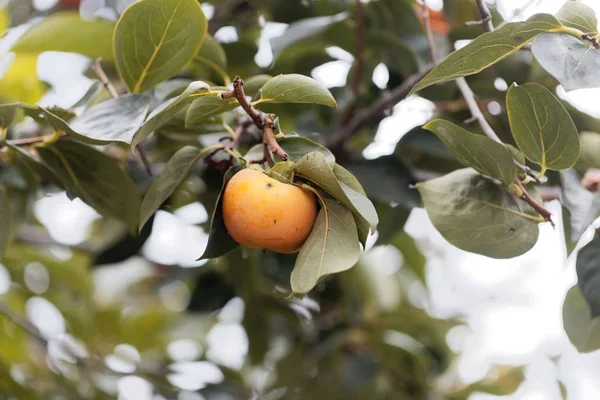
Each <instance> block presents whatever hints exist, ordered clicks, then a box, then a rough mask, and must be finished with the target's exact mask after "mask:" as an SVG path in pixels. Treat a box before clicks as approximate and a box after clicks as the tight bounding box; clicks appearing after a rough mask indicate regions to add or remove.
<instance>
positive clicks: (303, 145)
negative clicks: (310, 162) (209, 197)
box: [244, 136, 335, 167]
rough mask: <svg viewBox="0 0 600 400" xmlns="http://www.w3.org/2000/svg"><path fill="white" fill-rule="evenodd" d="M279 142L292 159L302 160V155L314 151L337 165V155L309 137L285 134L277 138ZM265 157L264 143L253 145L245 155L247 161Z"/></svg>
mask: <svg viewBox="0 0 600 400" xmlns="http://www.w3.org/2000/svg"><path fill="white" fill-rule="evenodd" d="M277 143H279V145H280V146H281V148H282V149H283V150H284V151H285V152H286V153H287V155H288V157H289V159H290V161H300V159H301V158H302V157H304V156H305V155H307V154H308V153H312V152H314V151H316V152H319V153H321V154H323V157H324V158H325V162H326V163H327V165H329V166H330V167H333V166H334V165H335V157H334V155H333V153H332V152H331V151H329V149H328V148H327V147H325V146H322V145H320V144H319V143H317V142H314V141H312V140H310V139H308V138H305V137H301V136H285V137H282V138H281V139H278V140H277ZM262 158H263V146H262V144H260V145H256V146H254V147H252V148H251V149H250V150H248V152H247V153H246V154H245V155H244V159H245V160H246V161H259V160H261V159H262Z"/></svg>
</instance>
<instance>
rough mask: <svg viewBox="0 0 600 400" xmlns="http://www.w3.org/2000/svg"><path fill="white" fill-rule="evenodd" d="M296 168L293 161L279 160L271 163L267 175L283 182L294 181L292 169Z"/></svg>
mask: <svg viewBox="0 0 600 400" xmlns="http://www.w3.org/2000/svg"><path fill="white" fill-rule="evenodd" d="M295 168H296V163H295V162H293V161H281V162H278V163H277V164H275V165H273V166H272V167H271V168H270V169H269V171H268V172H267V175H269V176H270V177H271V178H273V179H275V180H277V181H279V182H283V183H289V184H293V183H294V169H295Z"/></svg>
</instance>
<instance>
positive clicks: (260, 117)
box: [218, 76, 288, 164]
mask: <svg viewBox="0 0 600 400" xmlns="http://www.w3.org/2000/svg"><path fill="white" fill-rule="evenodd" d="M218 97H219V98H220V99H221V100H224V99H229V98H232V97H233V98H235V99H236V100H237V102H238V103H239V105H240V106H241V107H242V108H243V109H244V111H245V112H246V114H248V115H249V116H250V118H252V121H253V122H254V125H256V127H257V128H259V129H262V131H263V143H265V144H266V145H267V146H268V150H270V151H271V152H272V153H273V154H275V155H277V156H278V157H279V158H281V159H282V160H284V161H285V160H287V159H288V155H287V153H286V152H285V151H284V150H283V149H282V148H281V146H280V145H279V143H277V139H275V134H274V132H273V128H274V125H273V122H274V120H275V116H274V115H271V114H270V115H267V114H265V113H264V112H262V111H259V110H257V109H256V108H254V106H252V104H250V102H249V101H248V98H247V97H246V93H244V81H243V80H242V78H240V77H239V76H236V77H235V79H234V80H233V89H232V90H228V91H225V92H221V93H219V95H218ZM267 160H269V158H267ZM271 161H272V160H271ZM269 164H271V163H269Z"/></svg>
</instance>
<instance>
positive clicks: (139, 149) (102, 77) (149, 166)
mask: <svg viewBox="0 0 600 400" xmlns="http://www.w3.org/2000/svg"><path fill="white" fill-rule="evenodd" d="M101 61H102V59H101V58H97V59H96V61H94V63H93V64H92V66H91V68H92V70H93V71H94V72H95V73H96V76H97V77H98V79H100V82H102V85H104V88H105V89H106V91H107V92H108V93H109V94H110V97H112V98H113V99H115V100H116V99H118V98H119V92H117V89H115V87H114V86H113V84H112V82H111V81H110V79H108V76H106V73H105V72H104V69H102V65H100V62H101ZM136 149H137V152H138V154H139V156H140V160H141V161H142V165H143V166H144V169H145V170H146V173H147V174H148V176H153V175H154V174H153V173H152V164H151V163H150V160H149V159H148V156H147V155H146V152H145V151H144V149H143V148H142V147H141V146H137V147H136Z"/></svg>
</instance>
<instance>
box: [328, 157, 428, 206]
mask: <svg viewBox="0 0 600 400" xmlns="http://www.w3.org/2000/svg"><path fill="white" fill-rule="evenodd" d="M336 167H337V166H336ZM348 168H349V169H350V171H351V172H352V173H353V174H354V175H355V176H356V178H358V180H359V181H360V182H362V184H363V186H364V188H365V190H366V192H367V195H368V196H369V198H370V199H373V201H378V202H381V203H384V204H392V203H395V204H400V205H402V206H404V207H408V208H412V207H419V206H420V204H421V200H420V199H419V194H418V192H417V191H416V190H414V189H411V188H410V186H411V185H412V184H413V178H412V176H411V174H410V171H409V169H408V168H407V167H406V166H405V165H404V164H403V163H402V162H400V161H399V160H398V159H397V158H396V157H394V156H383V157H379V158H376V159H374V160H364V161H361V162H359V163H355V164H349V165H348ZM334 172H335V173H336V176H338V179H339V180H340V181H342V182H344V183H345V181H343V180H341V179H340V176H339V175H338V173H337V172H336V169H334ZM348 186H350V185H348ZM351 187H352V186H351ZM353 189H354V188H353ZM355 190H356V189H355Z"/></svg>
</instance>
